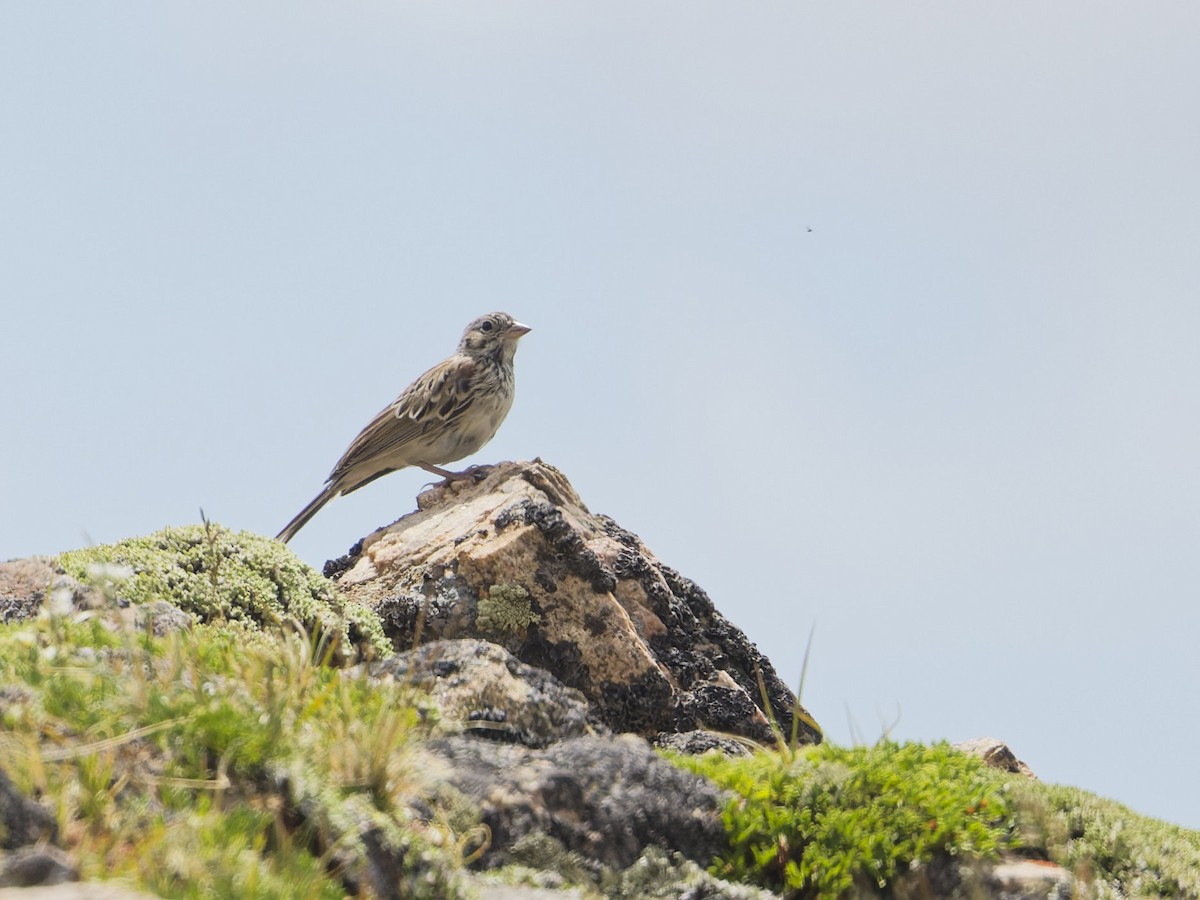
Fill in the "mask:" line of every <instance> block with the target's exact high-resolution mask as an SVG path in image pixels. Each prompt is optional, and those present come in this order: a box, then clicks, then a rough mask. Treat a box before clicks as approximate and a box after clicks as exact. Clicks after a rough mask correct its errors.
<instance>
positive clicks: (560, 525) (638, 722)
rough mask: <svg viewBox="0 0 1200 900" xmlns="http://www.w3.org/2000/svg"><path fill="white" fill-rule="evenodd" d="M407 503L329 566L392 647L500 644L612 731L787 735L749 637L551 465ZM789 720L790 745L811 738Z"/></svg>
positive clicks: (769, 676)
mask: <svg viewBox="0 0 1200 900" xmlns="http://www.w3.org/2000/svg"><path fill="white" fill-rule="evenodd" d="M418 504H419V506H420V509H419V510H418V511H417V512H415V513H412V514H410V515H408V516H405V517H404V518H402V519H400V520H399V521H398V522H396V523H395V524H393V525H391V526H389V527H387V528H385V529H381V530H380V531H377V532H375V533H373V534H371V535H369V536H368V537H366V538H364V539H363V541H362V542H361V543H360V545H357V546H356V547H355V552H354V553H353V554H352V555H351V556H350V557H347V558H344V559H342V560H339V561H337V562H336V563H331V564H330V566H328V567H327V569H326V571H327V574H330V575H331V576H333V577H336V578H337V579H338V587H339V590H340V591H341V592H342V593H343V594H344V595H346V596H347V597H348V598H353V599H356V600H360V601H362V602H365V603H367V604H369V605H370V606H372V607H374V608H375V609H376V610H377V612H378V613H379V614H380V615H381V616H382V618H383V619H384V623H385V627H386V628H387V629H388V632H389V636H390V637H391V638H392V640H393V642H394V643H395V644H396V646H398V647H408V646H412V644H413V641H414V639H415V638H416V639H419V640H421V641H432V640H439V639H454V638H462V637H472V638H483V639H486V640H489V641H492V642H495V643H498V644H500V645H502V646H503V647H505V648H506V649H507V650H509V651H510V652H511V653H513V654H514V655H515V656H516V657H517V658H518V659H520V660H521V661H522V662H525V663H528V664H530V665H533V666H537V667H540V668H543V669H546V670H547V671H549V672H550V673H552V674H553V675H554V676H555V677H556V678H558V679H559V680H561V681H562V682H563V683H564V684H566V685H568V686H570V687H573V688H577V689H578V690H580V691H582V692H583V694H584V695H585V696H586V697H587V699H588V702H589V703H590V704H591V707H592V711H593V714H594V716H595V718H596V719H598V720H599V721H601V722H603V723H604V724H605V725H607V726H608V727H609V728H611V729H613V730H614V731H619V732H637V733H639V734H643V735H648V736H649V735H654V734H657V733H659V732H679V731H692V730H695V729H700V728H707V729H711V730H714V731H724V732H729V733H732V734H737V735H741V736H744V737H748V738H751V739H753V740H756V741H763V742H766V741H769V740H771V736H772V735H771V728H770V724H769V719H770V717H772V716H773V717H774V718H775V719H776V720H777V721H779V722H780V723H781V724H782V725H783V726H784V727H785V729H786V728H789V727H790V723H791V721H792V714H793V710H794V709H796V707H795V705H794V704H795V698H794V696H793V694H792V692H791V691H790V690H789V689H788V687H787V686H786V685H785V684H784V683H783V682H782V681H781V680H780V679H779V678H778V676H777V675H776V674H775V671H774V669H773V668H772V666H771V664H770V662H769V661H768V660H767V659H766V658H765V657H763V656H762V654H760V653H759V652H758V650H757V649H756V648H755V647H754V645H753V644H751V643H750V642H749V641H748V640H747V639H746V636H745V634H743V633H742V631H741V630H740V629H738V628H737V627H735V626H734V625H733V624H732V623H731V622H730V621H729V620H728V619H726V618H725V617H724V616H722V615H721V614H720V613H719V612H717V611H716V609H715V608H714V607H713V603H712V601H711V600H710V599H709V598H708V596H707V595H706V594H705V593H704V591H702V590H701V589H700V588H699V587H697V586H696V585H695V584H694V583H692V582H691V581H689V580H688V579H686V578H684V577H682V576H681V575H679V573H677V572H675V571H674V570H673V569H671V568H669V567H668V566H665V565H663V564H662V563H661V562H659V561H658V560H657V559H656V558H655V557H654V556H653V554H651V553H650V551H649V550H647V549H646V547H645V546H644V545H643V544H642V543H641V541H640V540H638V538H637V537H636V536H635V535H633V534H631V533H630V532H628V531H626V530H625V529H623V528H621V527H620V526H618V525H617V524H616V523H615V522H613V521H612V520H611V519H609V518H607V517H605V516H597V515H593V514H592V513H590V512H589V511H588V510H587V508H586V507H585V506H584V505H583V502H582V501H581V500H580V499H579V497H578V496H577V495H576V494H575V491H574V490H573V489H572V488H571V486H570V484H569V483H568V482H567V480H566V478H564V477H563V475H562V474H561V473H560V472H559V471H558V470H557V469H554V468H553V467H551V466H548V465H546V464H544V463H541V462H539V461H536V460H535V461H534V462H532V463H501V464H500V465H497V466H494V467H492V468H491V469H490V470H487V471H486V474H485V475H484V476H483V477H481V478H480V479H478V480H475V481H471V480H466V481H459V482H453V483H444V484H441V485H438V486H436V487H434V488H432V489H430V490H429V491H426V492H425V493H423V494H422V495H421V496H420V497H419V498H418ZM760 674H761V678H762V683H763V685H765V688H766V694H767V697H768V703H767V706H768V707H769V708H768V709H765V710H764V709H762V708H760V704H762V700H761V699H760V698H761V694H762V692H761V691H760V688H759V676H760ZM798 712H799V714H800V721H801V725H800V740H801V741H804V742H816V741H819V740H820V730H819V729H818V728H817V727H816V723H815V722H813V720H812V719H811V717H809V716H808V714H807V713H806V712H804V711H803V710H798Z"/></svg>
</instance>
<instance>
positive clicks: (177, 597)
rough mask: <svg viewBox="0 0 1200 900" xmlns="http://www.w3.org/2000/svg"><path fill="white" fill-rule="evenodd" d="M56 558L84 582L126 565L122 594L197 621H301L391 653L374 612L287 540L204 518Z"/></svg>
mask: <svg viewBox="0 0 1200 900" xmlns="http://www.w3.org/2000/svg"><path fill="white" fill-rule="evenodd" d="M58 561H59V565H60V566H62V568H63V570H64V571H65V572H66V573H67V574H68V575H71V576H73V577H74V578H76V579H78V580H79V581H82V582H89V581H93V580H95V578H96V573H97V572H98V571H101V572H106V571H115V570H124V572H126V573H127V575H128V577H126V578H123V579H121V580H120V583H119V584H116V585H115V586H114V590H115V591H116V593H117V594H118V595H119V596H120V597H121V598H122V599H123V600H128V601H129V602H131V603H148V602H150V601H153V600H165V601H167V602H169V603H171V604H173V605H174V606H177V607H179V608H180V609H182V610H183V611H184V612H186V613H188V614H190V615H192V616H193V617H194V618H195V619H196V621H200V622H208V623H213V622H235V623H241V624H244V625H246V626H249V627H250V628H253V629H259V628H270V627H281V626H282V627H287V626H290V625H299V626H300V627H302V628H304V629H306V630H308V631H309V632H310V633H318V632H325V633H328V634H330V635H333V636H334V637H335V638H336V644H335V647H336V649H337V650H338V651H339V652H344V653H346V654H347V655H352V654H353V653H354V652H357V653H358V654H365V655H370V656H387V655H388V654H390V653H391V651H392V647H391V644H390V643H389V642H388V640H387V638H386V637H385V636H384V633H383V625H382V624H381V623H380V621H379V617H378V616H376V615H375V613H374V612H373V611H371V610H370V609H368V608H366V607H365V606H363V605H362V604H359V603H354V602H347V601H345V600H344V599H343V598H342V597H341V596H340V595H339V594H338V592H337V591H336V590H335V588H334V587H333V584H332V583H331V582H330V581H329V580H328V579H326V578H324V577H323V576H321V575H320V574H318V573H317V572H316V571H314V570H313V569H311V568H310V567H309V566H306V565H305V564H304V563H302V562H301V561H300V560H299V559H298V558H297V557H296V556H295V555H294V554H293V553H291V552H290V551H289V550H288V549H287V548H286V547H285V546H284V545H283V544H281V543H279V542H278V541H273V540H270V539H268V538H264V537H261V536H260V535H256V534H252V533H250V532H247V531H240V532H239V531H233V530H231V529H228V528H224V527H222V526H221V525H217V524H215V523H212V522H208V521H205V522H204V523H203V524H200V525H185V526H181V527H174V528H164V529H163V530H162V531H157V532H155V533H154V534H151V535H147V536H145V537H138V538H131V539H129V540H125V541H121V542H120V543H117V544H110V545H104V546H98V547H87V548H85V549H82V550H73V551H70V552H68V553H63V554H62V555H61V556H60V557H59V560H58Z"/></svg>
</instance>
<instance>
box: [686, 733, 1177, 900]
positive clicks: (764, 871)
mask: <svg viewBox="0 0 1200 900" xmlns="http://www.w3.org/2000/svg"><path fill="white" fill-rule="evenodd" d="M670 758H672V759H673V760H674V761H675V762H676V763H677V764H678V765H681V766H684V767H686V768H688V769H690V770H692V771H694V772H698V773H699V774H702V775H704V776H706V777H708V778H711V779H712V780H713V781H715V782H716V783H717V784H719V785H721V786H722V787H725V788H727V789H729V790H730V791H731V792H732V799H731V800H730V801H729V804H728V806H727V807H726V809H725V813H724V818H725V825H726V830H727V832H728V833H729V840H730V848H729V852H728V853H727V854H726V855H724V856H723V857H721V858H719V859H718V860H716V862H714V864H713V866H712V867H711V869H710V871H711V872H712V873H713V874H714V875H718V876H720V877H722V878H727V879H730V880H733V881H742V882H748V883H751V884H758V885H762V886H763V887H766V888H769V889H771V890H774V891H778V892H781V893H782V894H783V895H785V896H789V897H821V898H837V897H847V896H855V895H866V894H867V893H869V892H874V891H878V892H880V893H881V894H883V895H887V893H888V892H889V891H891V890H893V889H894V888H896V886H897V885H898V883H899V882H901V881H902V880H903V879H904V877H905V873H907V872H910V871H912V870H913V867H914V866H918V865H921V864H928V863H930V862H931V861H935V860H938V859H941V860H942V861H945V860H946V859H947V858H951V859H957V860H959V861H966V862H970V861H985V860H994V859H997V858H998V857H999V856H1000V855H1001V854H1002V853H1015V854H1020V855H1023V856H1031V857H1034V858H1042V859H1049V860H1052V861H1054V862H1057V863H1059V864H1060V865H1062V866H1064V867H1066V868H1067V869H1068V870H1070V871H1071V872H1073V873H1074V874H1075V876H1076V878H1077V880H1078V885H1079V896H1082V897H1112V898H1118V897H1192V898H1197V897H1200V832H1195V831H1189V830H1188V829H1185V828H1180V827H1177V826H1173V825H1169V824H1167V823H1164V822H1160V821H1157V820H1154V819H1149V818H1146V817H1143V816H1139V815H1136V814H1135V813H1132V812H1130V811H1129V810H1128V809H1126V808H1124V807H1122V806H1121V805H1119V804H1117V803H1114V802H1112V801H1110V800H1105V799H1103V798H1100V797H1097V796H1095V795H1093V794H1089V793H1087V792H1086V791H1081V790H1077V789H1074V788H1065V787H1059V786H1055V785H1046V784H1042V783H1040V782H1035V781H1031V780H1029V779H1027V778H1024V777H1023V776H1016V775H1009V774H1006V773H1001V772H998V771H996V770H994V769H990V768H988V767H987V766H985V765H984V764H983V763H982V761H980V760H978V759H976V758H975V757H973V756H969V755H967V754H964V753H961V752H959V751H957V750H955V749H954V748H952V747H950V746H949V745H948V744H936V745H933V746H924V745H920V744H912V743H908V744H897V743H893V742H889V741H883V742H881V743H879V744H877V745H876V746H874V747H854V748H846V747H837V746H833V745H829V744H823V745H820V746H817V747H810V748H803V749H796V750H787V749H785V750H783V751H772V750H763V751H760V752H758V753H756V754H754V755H753V756H750V757H740V758H729V757H725V756H723V755H720V754H717V753H710V754H706V755H705V756H703V757H682V756H677V755H670Z"/></svg>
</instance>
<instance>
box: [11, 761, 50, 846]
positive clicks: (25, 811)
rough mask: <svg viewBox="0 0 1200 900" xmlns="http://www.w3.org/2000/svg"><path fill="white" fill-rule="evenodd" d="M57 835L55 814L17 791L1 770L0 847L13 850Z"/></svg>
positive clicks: (48, 839)
mask: <svg viewBox="0 0 1200 900" xmlns="http://www.w3.org/2000/svg"><path fill="white" fill-rule="evenodd" d="M57 836H58V826H57V825H56V824H55V822H54V815H53V813H51V812H50V810H48V809H46V808H45V807H43V806H42V805H41V804H39V803H35V802H34V801H33V800H30V799H29V798H28V797H26V796H24V795H23V794H21V793H20V792H19V791H18V790H17V786H16V785H15V784H13V783H12V781H11V780H9V777H8V775H7V774H6V773H5V771H4V770H3V769H0V850H16V849H17V848H18V847H24V846H25V845H27V844H34V843H37V842H38V841H53V840H54V839H55V838H56V837H57Z"/></svg>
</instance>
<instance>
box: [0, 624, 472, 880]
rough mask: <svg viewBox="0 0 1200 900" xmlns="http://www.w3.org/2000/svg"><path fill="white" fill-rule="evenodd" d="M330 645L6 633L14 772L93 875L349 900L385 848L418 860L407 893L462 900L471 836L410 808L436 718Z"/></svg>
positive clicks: (40, 630) (7, 750)
mask: <svg viewBox="0 0 1200 900" xmlns="http://www.w3.org/2000/svg"><path fill="white" fill-rule="evenodd" d="M246 633H247V634H251V633H254V632H249V631H247V632H246ZM324 646H327V645H325V644H323V643H322V642H321V641H319V640H314V641H311V642H310V641H309V640H308V639H307V638H306V637H305V636H304V635H303V634H302V633H300V632H293V633H291V634H290V635H289V634H282V633H281V634H280V635H278V638H277V640H275V641H274V642H267V641H242V640H239V637H238V633H237V630H236V628H231V627H229V626H228V625H224V626H213V625H203V624H200V625H196V626H195V627H194V628H192V629H191V630H187V631H182V632H177V633H175V634H171V635H168V636H166V637H162V638H156V637H152V636H149V635H147V634H146V633H144V632H141V631H133V630H131V629H126V630H120V629H116V630H114V628H113V626H112V624H111V623H109V622H106V621H105V620H104V619H103V618H102V617H101V616H99V615H97V614H95V613H94V612H82V613H80V612H73V613H70V614H68V615H65V616H54V615H50V614H46V613H43V615H42V616H40V617H39V618H38V619H36V620H32V621H28V622H25V623H22V624H19V625H12V626H5V627H2V628H0V684H3V685H5V686H6V687H5V690H4V691H3V692H2V696H0V727H2V730H0V744H2V747H0V750H2V752H0V760H3V761H4V763H3V764H4V768H5V770H6V772H7V774H8V776H9V777H10V778H11V779H12V780H13V782H14V783H15V784H16V785H17V787H18V788H19V789H21V790H22V792H23V793H25V794H26V795H27V796H36V797H38V798H40V800H41V802H42V803H43V804H44V805H46V806H47V807H48V808H50V809H52V810H54V811H55V812H56V815H57V823H58V831H59V840H60V842H61V843H62V844H63V845H64V846H65V847H66V849H67V850H68V851H69V852H70V853H71V855H72V857H73V858H74V859H75V860H76V861H77V863H78V865H79V866H80V868H81V870H82V874H83V876H84V877H85V878H96V879H101V878H102V879H110V878H116V879H120V880H123V881H125V882H127V883H130V884H132V885H134V886H136V887H140V888H144V889H147V890H149V891H152V892H154V893H156V894H158V895H160V896H164V897H213V896H219V897H239V898H295V897H330V898H334V897H342V896H345V894H346V893H347V890H348V889H350V890H351V892H354V891H356V890H357V889H358V888H359V887H363V886H364V885H365V883H366V882H367V880H368V879H369V872H368V871H367V865H366V859H367V856H368V853H367V852H366V849H365V848H364V843H363V842H364V839H365V836H366V835H368V834H369V835H370V836H371V838H370V839H371V841H372V842H374V844H375V845H376V848H377V852H380V851H381V852H383V853H386V854H387V855H388V856H389V857H390V858H392V859H396V860H403V866H404V867H405V871H406V873H407V875H406V877H405V878H404V887H402V891H405V892H406V893H405V894H404V895H405V896H414V897H421V896H423V897H445V896H453V895H454V893H455V888H454V885H455V883H456V880H457V878H458V875H457V871H458V868H459V867H460V865H461V861H460V859H459V856H458V848H459V847H460V846H461V844H462V842H463V841H465V840H467V839H468V837H469V835H467V834H466V832H461V833H460V832H457V831H455V829H453V828H452V827H451V826H450V824H449V823H448V822H446V821H439V819H438V815H437V813H436V810H434V813H433V815H432V816H430V815H428V814H427V815H426V816H425V817H423V818H418V817H417V816H415V815H414V814H413V812H412V808H413V801H415V800H417V799H424V798H426V797H427V796H428V795H429V793H430V785H428V784H425V783H424V782H423V780H422V777H421V776H420V775H418V774H416V773H419V772H421V771H423V770H424V769H426V768H427V764H426V762H425V761H424V760H423V757H422V749H421V741H422V739H423V738H424V736H425V735H426V733H427V726H426V724H425V722H424V719H425V718H426V716H427V713H428V712H429V711H428V710H426V709H424V708H423V707H422V701H421V699H420V698H419V697H417V696H415V695H413V694H412V693H411V692H410V691H408V690H407V689H405V688H404V687H403V686H400V685H388V684H376V685H370V684H368V683H367V681H366V679H363V678H356V677H353V676H352V675H351V674H350V673H348V672H346V671H345V670H341V669H338V668H335V667H332V666H329V665H325V664H323V663H322V658H323V657H324V656H325V655H326V654H325V653H324V651H323V649H322V648H323V647H324ZM425 809H426V810H427V811H428V810H429V809H430V807H429V805H428V803H426V805H425Z"/></svg>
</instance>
